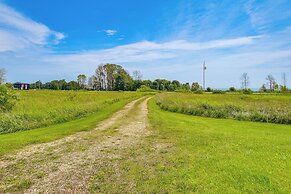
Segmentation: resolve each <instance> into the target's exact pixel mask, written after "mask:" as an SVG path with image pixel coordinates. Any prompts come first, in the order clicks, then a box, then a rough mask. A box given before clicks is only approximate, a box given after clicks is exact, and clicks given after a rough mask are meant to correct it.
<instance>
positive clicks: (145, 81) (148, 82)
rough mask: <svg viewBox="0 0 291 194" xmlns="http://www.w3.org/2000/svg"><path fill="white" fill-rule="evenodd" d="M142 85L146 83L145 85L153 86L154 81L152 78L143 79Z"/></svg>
mask: <svg viewBox="0 0 291 194" xmlns="http://www.w3.org/2000/svg"><path fill="white" fill-rule="evenodd" d="M142 85H145V86H148V87H151V85H152V81H151V80H143V81H142Z"/></svg>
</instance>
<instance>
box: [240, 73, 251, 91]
mask: <svg viewBox="0 0 291 194" xmlns="http://www.w3.org/2000/svg"><path fill="white" fill-rule="evenodd" d="M240 80H241V84H242V88H243V89H244V90H246V89H247V88H248V86H249V84H250V77H249V76H248V74H247V73H243V74H242V76H241V78H240Z"/></svg>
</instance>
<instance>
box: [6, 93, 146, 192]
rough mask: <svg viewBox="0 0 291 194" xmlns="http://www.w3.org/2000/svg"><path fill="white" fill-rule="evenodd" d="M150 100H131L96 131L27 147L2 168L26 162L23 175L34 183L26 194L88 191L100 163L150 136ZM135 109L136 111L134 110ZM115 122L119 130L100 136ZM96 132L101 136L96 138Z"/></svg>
mask: <svg viewBox="0 0 291 194" xmlns="http://www.w3.org/2000/svg"><path fill="white" fill-rule="evenodd" d="M149 99H150V98H146V99H143V100H142V99H138V100H134V101H132V102H130V103H129V104H127V105H126V106H125V107H124V108H123V109H122V110H120V111H118V112H116V113H115V114H114V115H113V116H112V117H110V118H109V119H106V120H104V121H102V122H101V123H100V124H99V125H98V126H97V128H96V129H94V130H91V131H86V132H79V133H76V134H74V135H71V136H68V137H65V138H63V139H60V140H57V141H54V142H50V143H44V144H40V145H35V146H30V147H27V148H25V149H23V150H22V151H20V152H19V153H18V154H17V155H16V156H15V160H14V161H13V162H10V163H9V162H6V163H2V164H0V169H1V168H2V170H3V169H7V170H8V171H9V170H11V169H13V168H14V167H13V166H14V165H17V164H18V163H24V164H25V165H23V167H22V168H21V169H20V171H21V173H20V177H19V178H21V179H29V180H30V181H31V184H32V185H31V186H30V188H29V189H27V190H25V191H24V192H25V193H39V192H41V193H43V192H45V193H60V192H61V193H72V192H73V193H88V192H89V184H88V182H89V180H90V178H91V176H92V175H94V173H96V172H95V171H96V169H98V166H97V167H96V164H98V162H99V161H100V162H102V161H104V160H103V159H104V158H105V159H112V158H118V157H119V153H118V150H119V149H124V148H125V149H126V148H129V147H132V146H134V145H136V144H137V143H138V142H139V141H140V140H141V138H142V137H145V136H147V135H149V133H150V132H149V131H148V130H147V127H148V120H147V114H148V109H147V102H148V100H149ZM140 100H142V102H141V103H140ZM133 111H134V113H131V112H133ZM115 125H117V128H116V129H114V131H116V132H115V133H113V134H109V135H105V136H104V135H103V136H101V137H100V136H99V135H98V133H99V134H100V130H106V129H108V128H111V127H116V126H115ZM95 134H97V138H94V137H95V136H94V135H95ZM11 157H13V156H11ZM16 172H18V171H16ZM38 172H41V175H42V176H36V174H37V173H38ZM10 173H13V171H12V170H11V172H10ZM18 173H19V172H18ZM11 176H13V175H11ZM14 176H19V175H17V174H15V175H14ZM0 191H1V187H0Z"/></svg>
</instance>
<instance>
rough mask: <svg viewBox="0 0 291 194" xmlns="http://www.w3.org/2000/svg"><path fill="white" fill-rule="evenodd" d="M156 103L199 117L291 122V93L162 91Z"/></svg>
mask: <svg viewBox="0 0 291 194" xmlns="http://www.w3.org/2000/svg"><path fill="white" fill-rule="evenodd" d="M156 102H157V104H158V105H159V106H160V107H161V108H162V109H164V110H168V111H172V112H180V113H184V114H190V115H196V116H204V117H213V118H230V119H236V120H246V121H257V122H267V123H280V124H291V96H290V95H242V94H223V95H221V94H220V95H219V94H218V95H215V94H185V93H161V94H158V95H157V97H156Z"/></svg>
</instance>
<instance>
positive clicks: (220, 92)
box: [212, 90, 225, 94]
mask: <svg viewBox="0 0 291 194" xmlns="http://www.w3.org/2000/svg"><path fill="white" fill-rule="evenodd" d="M212 94H225V91H223V90H213V91H212Z"/></svg>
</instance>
